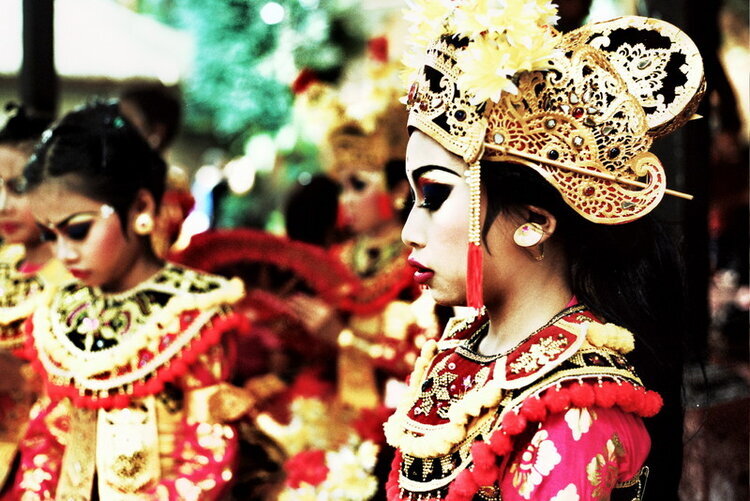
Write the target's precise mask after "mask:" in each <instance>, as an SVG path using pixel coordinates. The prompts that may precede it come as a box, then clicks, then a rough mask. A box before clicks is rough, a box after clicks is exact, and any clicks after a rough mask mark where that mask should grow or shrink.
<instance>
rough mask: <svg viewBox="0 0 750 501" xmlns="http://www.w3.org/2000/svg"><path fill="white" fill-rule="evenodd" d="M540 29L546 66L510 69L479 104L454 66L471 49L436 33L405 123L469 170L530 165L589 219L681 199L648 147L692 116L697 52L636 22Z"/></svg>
mask: <svg viewBox="0 0 750 501" xmlns="http://www.w3.org/2000/svg"><path fill="white" fill-rule="evenodd" d="M443 26H449V23H447V22H446V23H444V25H443ZM540 29H543V30H545V32H547V33H549V34H550V36H552V37H553V38H554V40H555V50H553V51H551V52H550V53H549V57H548V58H547V60H546V61H544V64H541V65H540V67H543V68H545V69H543V70H537V71H520V72H517V73H516V74H515V75H513V77H512V79H511V80H510V83H509V84H508V89H507V90H504V91H503V92H501V93H499V98H498V99H497V100H493V99H487V98H485V99H484V100H481V102H477V101H478V100H477V99H476V96H477V95H480V96H488V95H490V94H491V92H488V89H486V88H485V89H477V91H476V92H475V89H471V88H462V83H465V82H467V81H470V82H477V80H476V79H474V80H467V79H466V78H465V75H464V72H463V71H462V68H466V65H465V64H463V65H462V64H460V63H461V58H462V57H464V58H465V57H466V53H467V51H470V50H471V47H472V44H474V43H475V41H474V40H472V39H471V38H469V37H465V36H461V35H455V34H453V33H444V34H443V35H442V36H440V37H439V38H438V39H437V40H436V41H435V42H433V43H432V44H431V45H429V46H428V48H427V50H426V53H425V54H424V59H423V60H422V64H421V65H420V67H419V68H418V69H417V71H418V73H417V78H416V81H414V82H413V83H412V86H411V88H410V90H409V94H408V97H407V108H408V109H409V120H408V125H409V126H412V127H416V128H417V129H419V130H421V131H423V132H424V133H426V134H428V135H429V136H430V137H432V138H433V139H435V140H436V141H438V142H439V143H440V144H441V145H442V146H443V147H445V148H446V149H448V150H449V151H451V152H453V153H455V154H457V155H459V156H461V157H462V158H463V159H464V160H465V161H466V162H467V163H469V164H470V165H471V164H473V163H475V162H476V161H478V160H480V159H485V160H490V161H508V162H514V163H520V164H523V165H527V166H528V167H530V168H532V169H534V170H536V171H537V172H539V174H541V175H542V176H543V177H544V178H545V179H546V180H547V181H548V182H550V183H551V184H552V185H553V186H554V187H555V188H556V189H557V190H558V191H559V192H560V194H561V195H562V197H563V199H564V200H565V202H566V203H567V204H568V205H570V206H571V207H572V208H573V209H574V210H575V211H577V212H578V213H579V214H581V215H582V216H583V217H585V218H586V219H588V220H590V221H593V222H596V223H607V224H616V223H625V222H628V221H632V220H634V219H637V218H639V217H641V216H643V215H645V214H647V213H648V212H650V211H651V210H652V209H653V208H654V207H655V206H656V205H657V204H658V203H659V201H660V200H661V199H662V197H663V196H664V194H665V192H667V193H671V194H676V195H682V194H680V193H677V192H671V191H669V190H667V189H666V177H665V173H664V169H663V167H662V165H661V163H660V162H659V160H658V158H657V157H656V156H655V155H653V154H651V153H649V151H648V150H649V148H650V146H651V143H652V141H653V139H654V138H657V137H660V136H662V135H665V134H667V133H669V132H672V131H673V130H675V129H677V128H678V127H680V126H681V125H683V124H684V123H685V122H686V121H687V120H689V119H690V118H691V117H692V116H693V114H694V111H695V109H696V107H697V105H698V102H699V101H700V98H701V96H702V94H703V92H704V90H705V82H704V79H703V64H702V60H701V57H700V54H699V53H698V49H697V48H696V46H695V44H694V43H693V42H692V41H691V40H690V39H689V38H688V37H687V35H685V34H684V33H683V32H682V31H680V30H679V29H678V28H676V27H675V26H673V25H671V24H669V23H666V22H664V21H660V20H656V19H650V18H643V17H635V16H631V17H623V18H619V19H615V20H612V21H608V22H602V23H596V24H590V25H587V26H584V27H582V28H580V29H578V30H576V31H574V32H571V33H568V34H565V35H560V34H559V33H556V32H555V31H554V30H552V29H551V28H548V27H546V26H540ZM478 36H479V37H482V36H484V35H478ZM485 64H487V65H491V64H492V61H486V62H485ZM514 87H515V88H514ZM514 92H515V93H514Z"/></svg>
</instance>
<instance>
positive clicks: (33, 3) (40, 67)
mask: <svg viewBox="0 0 750 501" xmlns="http://www.w3.org/2000/svg"><path fill="white" fill-rule="evenodd" d="M19 94H20V96H21V102H22V103H23V104H24V105H25V106H26V107H27V108H28V110H29V112H30V113H33V114H35V115H37V116H39V117H44V118H49V119H52V118H54V116H55V114H56V112H57V106H58V99H59V81H58V77H57V72H56V71H55V51H54V0H23V62H22V63H21V74H20V78H19Z"/></svg>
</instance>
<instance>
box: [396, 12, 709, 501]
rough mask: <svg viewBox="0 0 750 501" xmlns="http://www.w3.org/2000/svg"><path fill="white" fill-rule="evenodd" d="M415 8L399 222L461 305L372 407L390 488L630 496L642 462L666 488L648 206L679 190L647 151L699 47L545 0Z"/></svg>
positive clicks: (676, 120)
mask: <svg viewBox="0 0 750 501" xmlns="http://www.w3.org/2000/svg"><path fill="white" fill-rule="evenodd" d="M412 6H413V9H412V11H411V12H410V14H409V16H408V19H409V20H410V22H412V26H411V28H412V29H411V35H410V36H411V40H412V42H414V44H415V47H416V52H415V53H414V54H413V55H414V57H413V58H411V59H410V61H412V65H413V68H414V70H415V74H414V78H413V80H412V82H413V83H412V86H411V89H410V91H409V96H408V108H409V112H410V114H409V121H408V123H409V126H410V130H411V137H410V141H409V145H408V148H407V159H406V164H407V167H406V171H407V177H408V178H409V182H410V183H411V186H412V190H413V192H414V194H415V204H414V206H413V207H412V209H411V213H410V215H409V218H408V221H407V222H406V225H405V227H404V230H403V234H402V236H403V239H404V241H405V242H406V243H407V244H408V245H409V246H410V247H411V249H412V250H411V256H410V259H411V261H412V263H413V265H414V266H415V268H416V270H417V273H416V275H417V277H418V280H419V281H420V282H422V283H423V284H425V285H426V286H427V287H429V289H430V292H431V293H432V296H433V297H434V298H435V300H436V301H437V302H438V303H441V304H447V305H468V306H470V307H473V308H474V314H473V315H470V316H469V317H467V318H462V319H455V320H454V321H453V322H452V323H451V324H449V327H448V328H447V329H446V331H445V333H444V335H443V337H442V338H441V339H440V340H439V341H438V342H431V343H427V344H426V345H425V346H424V347H423V349H422V354H421V356H420V358H419V360H418V361H417V362H416V365H415V369H414V372H413V373H412V375H411V380H410V395H409V396H408V398H406V399H405V400H404V401H403V402H402V404H401V405H400V406H399V408H398V409H397V411H396V413H395V414H394V416H392V417H391V419H390V420H389V421H388V423H387V424H386V437H387V439H388V442H389V443H390V444H391V445H393V446H394V447H397V448H398V450H399V453H398V455H397V457H396V460H395V461H394V463H393V469H392V472H391V478H390V480H389V484H388V498H389V499H390V500H402V499H405V500H425V499H446V500H478V499H483V500H500V499H502V500H504V501H507V500H519V501H520V500H530V499H534V500H545V501H546V500H554V501H560V500H563V499H564V500H603V499H610V498H612V499H615V498H616V497H617V496H618V495H621V494H625V495H627V496H628V497H627V499H641V497H642V494H643V489H644V486H645V479H646V476H647V475H648V471H649V466H651V467H652V468H653V470H652V471H653V472H654V475H652V476H653V477H655V478H652V479H650V480H649V484H654V485H652V486H653V487H656V488H657V490H656V491H655V492H656V494H655V495H654V497H655V498H657V499H676V479H677V478H679V464H675V463H679V457H680V453H679V447H680V446H679V441H680V434H679V430H680V422H679V409H680V406H679V398H678V397H677V398H676V397H675V396H676V395H679V392H678V391H677V390H678V389H679V381H680V374H681V367H680V365H679V363H677V362H675V361H674V358H675V357H674V356H673V355H675V354H676V353H677V352H678V350H679V343H678V341H677V339H676V338H675V336H676V335H679V320H680V319H679V315H678V314H677V313H676V312H677V311H679V308H678V306H677V305H678V303H679V287H680V285H679V273H678V266H677V264H676V263H677V259H676V256H675V255H674V254H670V253H669V251H668V246H667V245H666V244H665V240H666V238H665V237H664V235H663V234H662V233H659V232H658V231H657V230H656V226H655V223H654V221H653V220H651V219H650V218H649V217H648V216H646V214H647V213H648V212H650V211H651V210H652V209H653V208H654V207H655V206H656V205H657V204H658V203H659V201H660V200H661V198H662V197H663V195H664V194H665V193H668V194H672V195H682V194H680V193H676V192H672V191H670V190H666V185H665V175H664V170H663V168H662V166H661V163H660V162H659V160H658V159H657V158H656V157H655V156H654V155H653V154H651V153H649V152H648V149H649V147H650V145H651V142H652V140H653V138H654V137H658V136H660V135H663V134H666V133H668V132H670V131H672V130H674V129H675V128H677V127H679V126H680V125H682V124H683V123H684V122H685V121H686V120H687V119H689V118H690V117H691V116H692V114H693V111H694V109H695V106H696V104H697V101H698V100H699V98H700V95H701V94H702V89H703V86H702V65H701V60H700V56H699V54H698V53H697V49H696V48H695V46H694V44H693V43H692V42H691V41H690V40H689V39H688V38H687V37H686V36H685V35H684V33H682V32H681V31H680V30H678V29H677V28H675V27H674V26H672V25H669V24H667V23H664V22H661V21H657V20H653V19H646V18H637V17H631V18H621V19H618V20H615V21H610V22H605V23H598V24H592V25H588V26H585V27H583V28H581V29H579V30H577V31H574V32H572V33H569V34H567V35H560V34H559V33H557V32H556V31H555V30H554V29H553V28H551V27H550V24H552V23H553V22H554V20H555V11H554V7H553V6H551V4H550V3H549V2H543V1H532V2H528V1H512V0H509V1H504V2H497V1H493V0H489V1H485V2H469V1H467V2H431V1H430V2H427V1H419V0H417V1H415V2H413V3H412ZM613 225H617V226H613ZM467 245H468V249H469V250H468V253H467V252H466V248H467ZM631 331H632V332H633V333H635V334H633V333H631ZM657 358H658V359H660V361H658V362H657ZM639 374H640V376H642V378H641V377H639ZM647 388H648V389H647ZM652 389H659V390H660V391H663V395H664V399H665V401H666V402H665V405H664V409H663V410H662V411H661V415H662V416H664V417H662V418H656V419H655V420H646V423H647V424H646V425H644V420H643V418H650V417H652V416H654V415H655V414H657V412H659V410H660V408H661V407H662V397H660V396H659V395H658V394H657V393H655V392H654V391H651V390H652ZM659 419H661V421H659ZM647 426H653V428H652V430H653V433H651V434H649V431H648V429H647ZM652 440H653V442H654V444H655V445H654V447H653V448H651V450H652V452H651V454H649V449H650V443H651V441H652ZM670 463H671V464H670ZM675 472H677V475H675ZM670 484H671V485H670ZM624 491H625V492H624Z"/></svg>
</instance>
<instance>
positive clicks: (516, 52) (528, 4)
mask: <svg viewBox="0 0 750 501" xmlns="http://www.w3.org/2000/svg"><path fill="white" fill-rule="evenodd" d="M409 5H410V7H411V10H410V11H409V12H408V13H407V14H406V19H407V21H409V22H410V23H411V24H412V27H411V29H410V30H409V35H410V38H411V45H412V47H411V48H412V51H411V52H409V53H408V54H407V56H406V57H405V58H404V63H405V64H406V65H407V66H409V67H411V68H414V69H415V70H416V71H419V70H420V69H421V66H422V58H423V56H424V52H425V49H426V47H427V46H428V45H429V44H430V43H431V42H434V41H435V40H437V39H438V38H439V37H440V36H441V35H444V34H454V35H460V36H462V37H467V38H469V39H470V40H471V42H470V43H469V44H468V46H467V47H466V48H465V49H463V50H461V51H459V52H458V54H457V64H458V66H459V68H460V69H461V71H462V75H461V76H460V79H459V86H460V87H461V88H463V89H465V90H467V91H468V93H470V94H473V96H474V97H473V99H472V102H474V104H478V103H481V102H484V101H486V100H488V99H491V100H492V101H495V102H497V101H499V99H500V96H501V94H502V93H503V92H511V93H516V92H517V91H518V89H517V88H516V86H515V84H514V83H513V77H514V75H516V74H517V73H519V72H522V71H535V70H543V69H546V68H548V67H549V60H550V59H551V58H552V57H553V56H554V54H555V46H556V45H557V33H556V32H555V31H554V30H550V29H549V28H548V26H550V25H552V24H554V23H555V22H556V21H557V19H558V16H557V7H556V6H555V4H553V3H552V2H551V0H471V1H469V0H464V1H454V2H449V1H446V0H438V1H435V0H411V1H410V2H409ZM410 76H411V78H410V80H411V81H413V80H414V78H413V77H414V75H410Z"/></svg>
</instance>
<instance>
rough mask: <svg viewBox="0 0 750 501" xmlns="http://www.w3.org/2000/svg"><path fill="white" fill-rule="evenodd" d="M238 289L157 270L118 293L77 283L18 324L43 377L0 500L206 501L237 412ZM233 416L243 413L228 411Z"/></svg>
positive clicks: (214, 493) (220, 485)
mask: <svg viewBox="0 0 750 501" xmlns="http://www.w3.org/2000/svg"><path fill="white" fill-rule="evenodd" d="M242 294H243V288H242V285H241V283H239V282H238V281H235V280H232V281H228V280H225V279H223V278H220V277H215V276H211V275H206V274H202V273H198V272H196V271H193V270H189V269H186V268H181V267H177V266H174V265H169V264H168V265H166V266H165V267H164V268H163V269H162V270H161V271H159V272H158V273H157V274H156V275H155V276H153V277H152V278H150V279H149V280H147V281H145V282H143V283H141V284H139V285H138V286H136V287H135V288H133V289H131V290H128V291H126V292H123V293H120V294H104V293H102V292H101V291H99V290H98V289H94V288H90V287H86V286H83V285H81V284H80V283H77V282H70V283H67V284H64V285H63V286H61V287H60V288H58V289H57V290H55V291H51V292H50V293H49V295H48V297H47V301H46V302H45V303H43V306H42V307H40V308H39V309H38V310H37V311H36V313H35V314H34V316H33V317H32V319H31V320H30V321H29V322H27V324H26V328H27V333H28V339H27V344H26V354H27V356H28V357H29V358H30V359H31V361H32V364H33V367H34V368H35V370H36V371H37V372H38V373H39V374H41V376H42V377H43V379H44V386H45V388H44V389H45V395H44V396H43V397H42V398H41V399H40V400H39V401H38V402H37V403H36V404H35V406H34V408H33V409H32V413H31V421H30V424H29V428H28V430H27V431H26V433H25V435H24V437H23V439H22V441H21V445H20V451H21V462H20V468H19V471H18V472H17V474H16V478H15V482H14V485H13V488H12V489H11V491H10V492H9V493H8V495H7V496H6V498H5V499H23V500H29V499H40V500H47V499H77V500H87V499H91V498H92V492H94V491H95V492H97V493H98V498H99V499H103V500H104V499H106V500H113V501H118V500H128V501H130V500H146V499H148V500H151V499H165V500H183V499H184V500H189V499H195V500H197V499H201V500H211V499H217V498H218V497H219V496H221V495H222V493H223V492H224V491H225V487H226V486H227V484H228V482H229V481H230V480H231V479H232V476H233V467H234V462H235V459H236V454H237V436H236V431H235V429H234V427H233V426H232V425H230V424H228V420H230V419H233V418H236V417H238V415H237V412H236V411H237V409H241V408H242V406H241V405H239V402H238V401H237V398H240V394H239V393H238V391H239V390H234V389H233V388H232V387H230V386H229V385H228V384H227V383H225V381H226V379H227V378H228V376H229V369H230V366H231V364H232V358H233V357H234V353H233V342H232V339H233V337H232V335H231V334H232V332H233V331H235V330H237V329H238V328H241V327H242V325H243V318H242V317H240V316H239V315H236V314H234V313H232V312H231V310H230V309H229V306H228V305H229V304H231V303H233V302H235V301H237V300H238V299H239V298H240V297H241V296H242ZM239 412H240V413H241V412H242V410H239Z"/></svg>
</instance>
